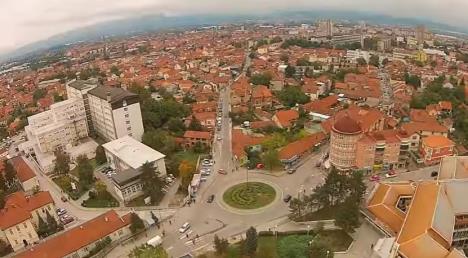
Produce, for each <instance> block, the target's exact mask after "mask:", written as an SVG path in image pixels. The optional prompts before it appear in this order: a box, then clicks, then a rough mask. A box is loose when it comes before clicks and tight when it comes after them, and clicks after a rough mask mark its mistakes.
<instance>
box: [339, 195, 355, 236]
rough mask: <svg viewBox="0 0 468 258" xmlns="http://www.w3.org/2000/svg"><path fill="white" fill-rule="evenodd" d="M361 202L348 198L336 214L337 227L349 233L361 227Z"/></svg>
mask: <svg viewBox="0 0 468 258" xmlns="http://www.w3.org/2000/svg"><path fill="white" fill-rule="evenodd" d="M359 216H360V214H359V200H356V199H355V198H353V197H348V198H347V199H346V201H345V202H344V203H343V204H342V205H341V206H340V208H339V209H338V211H337V212H336V214H335V225H337V226H338V227H340V228H342V229H343V230H344V231H346V232H348V233H353V232H354V230H355V229H356V228H357V227H359V225H360V221H359Z"/></svg>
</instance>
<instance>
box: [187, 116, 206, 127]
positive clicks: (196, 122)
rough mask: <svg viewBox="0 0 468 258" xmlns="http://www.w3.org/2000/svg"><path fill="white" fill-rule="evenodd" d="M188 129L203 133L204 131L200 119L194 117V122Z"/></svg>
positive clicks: (191, 121)
mask: <svg viewBox="0 0 468 258" xmlns="http://www.w3.org/2000/svg"><path fill="white" fill-rule="evenodd" d="M188 129H189V130H191V131H201V130H203V127H202V125H201V123H200V121H198V119H197V118H196V117H195V116H192V120H190V124H189V127H188Z"/></svg>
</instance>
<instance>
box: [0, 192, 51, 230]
mask: <svg viewBox="0 0 468 258" xmlns="http://www.w3.org/2000/svg"><path fill="white" fill-rule="evenodd" d="M53 202H54V200H53V199H52V196H51V195H50V193H49V192H39V193H37V194H35V195H31V196H26V195H25V194H24V192H16V193H12V194H10V195H8V196H7V197H6V200H5V207H4V208H3V209H2V210H0V228H1V229H3V230H5V229H7V228H9V227H12V226H14V225H17V224H18V223H21V222H23V221H25V220H26V219H28V218H30V217H31V212H32V211H33V210H35V209H38V208H40V207H42V206H44V205H47V204H49V203H53Z"/></svg>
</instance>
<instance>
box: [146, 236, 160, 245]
mask: <svg viewBox="0 0 468 258" xmlns="http://www.w3.org/2000/svg"><path fill="white" fill-rule="evenodd" d="M146 244H147V245H150V246H152V247H156V246H158V245H160V244H162V238H161V236H159V235H157V236H155V237H153V238H151V239H150V240H148V242H146Z"/></svg>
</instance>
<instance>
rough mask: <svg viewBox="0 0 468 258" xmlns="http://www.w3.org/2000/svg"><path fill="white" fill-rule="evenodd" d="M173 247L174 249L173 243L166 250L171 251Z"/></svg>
mask: <svg viewBox="0 0 468 258" xmlns="http://www.w3.org/2000/svg"><path fill="white" fill-rule="evenodd" d="M171 249H174V247H173V246H172V245H171V246H169V247H168V248H166V251H169V250H171Z"/></svg>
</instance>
